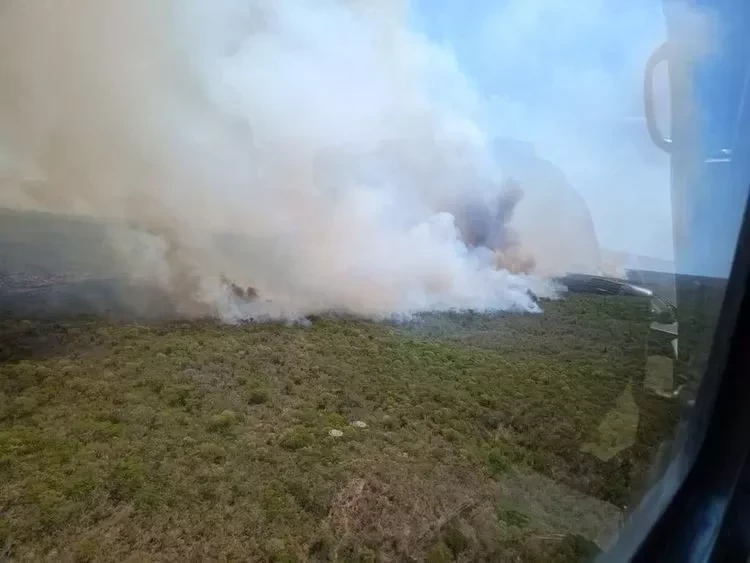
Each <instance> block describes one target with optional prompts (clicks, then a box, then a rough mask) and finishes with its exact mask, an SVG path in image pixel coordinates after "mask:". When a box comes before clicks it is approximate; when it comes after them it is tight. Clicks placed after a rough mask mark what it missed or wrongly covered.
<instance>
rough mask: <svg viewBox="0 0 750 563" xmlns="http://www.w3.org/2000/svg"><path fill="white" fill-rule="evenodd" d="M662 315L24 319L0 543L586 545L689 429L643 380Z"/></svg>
mask: <svg viewBox="0 0 750 563" xmlns="http://www.w3.org/2000/svg"><path fill="white" fill-rule="evenodd" d="M646 315H647V308H646V306H645V305H643V304H642V303H641V302H639V301H637V300H634V299H631V298H621V297H597V296H571V297H570V298H568V299H566V300H564V301H556V302H548V303H545V313H544V314H543V315H528V316H518V315H515V316H514V315H506V316H503V315H499V316H483V315H473V316H472V315H468V316H466V315H463V316H462V315H436V316H431V317H426V318H424V319H423V320H422V321H421V322H419V323H413V324H411V325H400V326H389V325H384V324H376V323H371V322H366V321H360V320H353V319H334V318H322V319H316V320H315V321H314V322H313V323H312V325H311V326H309V327H302V326H283V325H272V324H269V325H246V326H224V325H220V324H216V323H214V322H211V321H202V322H190V323H188V322H166V321H164V322H150V323H137V322H111V321H104V320H101V319H94V318H69V319H67V320H66V319H61V320H56V321H52V320H43V319H37V318H31V319H28V318H19V317H13V316H6V317H5V318H3V319H2V321H0V342H2V351H1V352H0V518H1V520H0V547H2V548H3V549H4V552H3V556H4V557H6V558H9V559H18V560H54V561H61V560H76V561H93V560H132V561H144V560H269V561H304V560H318V561H328V560H340V561H377V560H428V561H433V562H439V561H452V560H463V561H470V560H497V561H517V560H523V561H534V560H536V561H574V560H577V559H578V558H579V557H580V556H582V555H583V554H586V553H590V552H591V551H592V550H594V549H595V546H594V544H593V543H592V542H593V541H594V540H597V539H599V538H601V537H604V536H605V535H606V534H608V533H610V532H611V531H612V529H613V528H614V527H616V524H617V522H616V519H617V517H618V510H619V509H620V508H621V507H622V506H623V505H625V504H628V503H629V501H630V499H631V497H632V495H633V494H637V489H638V487H639V486H640V483H641V482H642V480H643V479H644V476H645V474H646V468H647V466H648V464H649V460H650V458H651V456H652V454H653V452H654V449H655V447H656V445H657V443H658V442H659V440H660V439H662V438H664V437H666V436H668V435H669V433H670V432H671V429H672V427H673V425H674V421H675V416H676V412H675V408H674V404H673V403H672V402H669V401H666V400H663V399H659V398H658V397H655V396H653V395H649V394H648V393H643V392H641V387H642V386H640V385H639V384H638V381H640V379H642V376H643V371H644V367H645V365H646V352H645V349H644V343H645V338H646V334H647V320H646ZM639 378H640V379H639ZM623 397H625V399H623ZM628 397H629V398H628ZM623 401H624V403H623ZM624 404H625V405H626V406H625V407H623V405H624ZM628 405H629V407H628ZM628 408H629V409H630V411H631V413H630V414H628V413H627V412H625V413H624V414H622V413H620V414H619V415H616V416H615V417H614V420H616V421H619V422H615V424H614V428H613V426H612V424H611V423H610V424H609V428H608V429H604V430H603V426H607V424H604V425H603V421H606V420H607V419H608V417H609V418H612V413H613V412H614V413H618V412H620V411H623V409H625V410H626V411H627V410H628ZM633 412H635V419H634V418H633V416H631V415H632V413H633ZM354 421H362V422H364V423H366V425H367V427H366V428H358V427H356V426H353V425H352V424H351V423H352V422H354ZM331 430H340V431H341V432H342V433H343V435H342V436H341V437H338V438H337V437H332V436H330V435H329V432H330V431H331ZM602 433H610V434H612V433H613V434H615V436H614V437H613V436H602ZM623 433H624V434H628V435H630V436H631V439H630V443H629V447H626V448H621V449H620V451H618V452H617V455H613V456H612V457H611V458H609V459H603V458H602V456H597V455H593V454H592V453H591V451H592V449H591V447H590V445H591V444H592V443H594V444H595V443H596V442H597V441H599V442H601V441H602V440H604V441H607V440H609V441H613V440H614V441H615V442H616V441H617V440H618V437H617V434H623ZM587 445H588V446H587Z"/></svg>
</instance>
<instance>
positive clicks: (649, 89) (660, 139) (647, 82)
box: [643, 43, 672, 153]
mask: <svg viewBox="0 0 750 563" xmlns="http://www.w3.org/2000/svg"><path fill="white" fill-rule="evenodd" d="M669 50H670V49H669V44H668V43H663V44H662V45H660V46H659V47H658V48H657V49H656V50H655V51H654V52H653V53H651V56H650V57H649V58H648V61H646V73H645V76H644V80H643V103H644V108H645V113H646V129H648V135H649V137H651V140H652V141H653V143H654V144H655V145H656V146H657V147H659V148H660V149H661V150H663V151H665V152H668V153H671V152H672V140H671V139H670V138H669V137H665V136H664V135H663V134H662V132H661V131H660V130H659V126H658V125H657V124H656V113H655V112H654V70H655V69H656V67H657V65H658V64H659V63H661V62H668V61H669Z"/></svg>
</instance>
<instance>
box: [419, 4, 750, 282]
mask: <svg viewBox="0 0 750 563" xmlns="http://www.w3.org/2000/svg"><path fill="white" fill-rule="evenodd" d="M671 4H672V5H671V6H669V7H668V10H672V11H670V12H669V13H670V17H674V16H675V13H676V12H675V11H674V8H675V7H676V8H677V12H685V6H686V5H688V4H690V6H691V8H690V11H689V13H687V12H685V13H683V14H681V16H680V17H683V18H684V21H685V22H689V23H688V25H691V26H695V28H694V29H695V31H694V32H693V33H687V34H685V36H689V37H690V39H689V40H688V41H691V42H694V43H696V44H697V43H699V42H701V41H705V40H706V38H708V37H710V39H711V41H710V44H711V51H710V53H711V54H710V56H709V57H707V58H705V59H703V61H704V62H703V63H701V66H699V67H698V71H697V73H696V79H695V88H696V93H697V95H696V98H697V99H696V101H695V107H696V108H697V114H696V117H697V119H698V122H699V127H700V139H701V143H702V145H703V147H702V148H703V150H704V151H705V152H706V155H707V156H709V157H712V156H715V155H716V153H718V152H719V151H720V150H721V149H724V148H730V149H733V151H734V154H733V159H732V163H731V165H718V166H717V165H711V166H709V167H707V168H705V174H704V175H703V176H702V177H701V178H700V179H699V180H698V181H696V182H695V185H693V186H690V187H689V188H688V190H689V192H690V194H691V195H690V197H691V201H692V210H691V212H690V214H689V218H688V219H687V221H688V230H689V240H688V241H687V242H685V241H684V244H683V245H682V247H681V248H682V250H681V252H680V259H679V262H680V263H681V264H682V265H681V266H678V268H680V269H682V270H686V271H691V272H693V273H702V274H707V275H724V274H726V273H728V270H729V266H730V264H731V260H732V256H733V252H734V248H735V244H736V237H737V232H738V228H739V224H740V219H741V216H742V211H743V209H744V207H745V202H746V199H747V185H748V173H749V172H750V171H749V170H748V168H749V167H748V165H747V162H748V159H747V155H746V154H745V153H746V152H747V149H748V146H747V145H748V144H749V143H746V142H743V139H746V138H747V137H749V136H748V135H747V134H743V131H747V129H748V127H750V123H747V122H748V116H747V114H748V111H747V108H748V106H750V104H748V100H747V99H745V102H744V106H743V103H742V101H741V100H742V97H743V95H744V97H745V98H747V97H748V94H750V89H749V88H748V82H749V81H748V78H750V69H749V68H748V64H749V63H748V61H750V40H749V39H748V36H747V27H748V25H750V3H747V2H746V1H744V0H691V1H690V2H672V3H671ZM413 6H414V10H413V19H414V25H416V26H417V27H418V28H420V29H421V30H422V31H423V32H424V33H426V34H427V35H428V36H430V37H432V38H434V39H435V40H437V41H440V42H442V43H443V44H444V46H445V47H446V48H448V49H450V50H452V52H453V54H454V56H455V57H456V60H457V64H458V65H459V66H460V68H461V69H462V70H463V71H464V73H465V74H466V75H467V76H468V79H469V80H470V82H471V83H472V85H473V86H474V88H475V89H476V91H477V93H478V96H479V97H480V99H481V100H482V105H483V107H484V108H485V114H486V117H485V119H486V123H488V124H489V130H490V131H491V132H492V133H496V134H499V135H503V136H505V135H507V136H513V137H517V138H520V139H523V140H528V141H532V142H533V143H535V145H536V146H537V149H538V152H539V153H540V156H542V157H544V158H547V159H548V160H551V161H553V162H554V164H556V165H557V166H558V167H560V168H562V169H563V170H564V172H565V173H566V175H567V176H568V179H569V181H570V182H571V184H573V186H574V187H575V188H576V189H577V190H578V191H579V192H580V194H581V195H582V196H583V198H584V200H585V201H586V203H587V204H588V206H589V209H590V211H591V214H592V216H593V220H594V224H595V228H596V231H597V235H598V238H599V242H600V244H601V246H602V247H603V248H607V249H611V250H619V251H626V252H630V253H634V254H641V255H647V256H653V257H658V258H666V259H672V258H673V237H672V209H671V200H670V173H669V159H668V157H667V155H666V154H665V153H663V152H661V151H660V150H659V149H657V148H656V147H655V146H654V145H653V144H652V143H651V140H650V139H649V137H648V135H647V132H646V127H645V122H644V119H643V72H644V68H645V64H646V59H647V57H648V56H649V54H650V53H651V52H652V51H653V50H654V49H655V48H656V47H657V46H658V45H659V44H660V43H662V42H663V41H664V40H665V39H666V19H665V12H664V7H663V6H664V4H663V1H662V0H631V1H629V2H612V1H610V0H577V1H576V2H557V1H550V0H501V1H493V0H474V1H472V2H454V1H453V0H415V1H414V2H413ZM671 21H672V22H673V24H674V21H675V20H674V19H673V20H671ZM691 29H692V28H691ZM701 36H704V37H701ZM692 47H693V46H691V48H692ZM660 72H661V73H662V74H659V73H660ZM654 90H655V97H656V98H657V100H656V105H657V108H656V109H657V117H658V118H659V120H660V121H661V123H660V126H661V127H662V128H663V130H664V131H667V132H668V131H669V124H668V115H669V107H668V91H669V89H668V85H667V80H666V72H665V69H664V68H661V69H659V70H658V71H657V76H656V80H655V86H654ZM743 107H744V112H743V109H742V108H743ZM686 248H689V250H685V249H686Z"/></svg>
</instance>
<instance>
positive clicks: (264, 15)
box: [0, 0, 549, 318]
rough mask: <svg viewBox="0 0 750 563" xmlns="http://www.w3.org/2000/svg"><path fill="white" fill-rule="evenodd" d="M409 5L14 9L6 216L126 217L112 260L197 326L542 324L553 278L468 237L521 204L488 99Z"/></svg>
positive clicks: (6, 86) (7, 83)
mask: <svg viewBox="0 0 750 563" xmlns="http://www.w3.org/2000/svg"><path fill="white" fill-rule="evenodd" d="M376 4H377V5H376ZM405 11H406V6H405V5H403V4H402V3H401V2H398V1H395V0H394V1H390V2H384V3H370V2H364V1H361V2H360V1H344V0H338V1H334V0H328V1H323V2H316V3H311V2H306V1H303V0H273V1H270V0H267V1H263V0H255V1H247V0H244V1H238V0H220V1H215V2H205V1H201V0H163V1H157V2H154V1H153V0H131V1H128V2H124V1H123V2H120V1H115V0H107V1H101V0H77V1H76V2H24V1H21V0H17V1H14V0H10V1H6V2H4V3H3V4H1V5H0V42H2V45H0V120H2V128H1V129H0V130H1V131H2V133H1V134H0V154H1V155H2V160H1V161H0V165H1V166H2V167H3V171H2V176H3V187H2V192H1V193H0V203H2V204H3V205H6V206H32V207H38V208H44V209H48V210H51V211H55V212H61V213H78V214H86V215H92V216H94V217H97V218H102V219H107V220H110V221H112V222H113V223H117V226H116V227H112V228H111V229H110V238H111V244H112V252H113V253H116V255H117V257H118V260H119V261H120V262H121V263H122V264H125V265H126V267H125V269H126V270H127V271H128V272H129V273H130V274H131V275H132V276H134V277H137V278H140V279H145V280H148V281H155V282H157V283H159V284H160V285H161V286H162V287H163V288H165V289H167V290H168V291H169V292H170V293H171V294H172V295H173V296H174V297H175V298H176V300H177V302H178V303H179V304H180V306H181V307H182V311H183V312H184V313H202V312H211V311H213V312H218V313H219V314H221V315H223V316H224V317H225V318H240V317H244V316H251V315H258V314H261V315H262V314H267V315H271V316H282V315H299V314H305V313H310V312H316V311H324V310H336V311H347V312H353V313H357V314H365V315H371V316H382V315H392V314H399V313H411V312H416V311H421V310H434V309H447V308H480V309H513V310H526V311H531V310H536V305H535V303H534V302H533V300H532V299H531V298H530V297H529V295H528V291H527V290H528V289H530V288H533V289H534V291H536V292H537V293H541V294H545V293H546V292H549V289H548V288H547V284H546V283H544V282H543V281H541V280H539V279H535V278H533V277H529V276H525V275H515V274H512V273H510V272H509V271H508V270H506V269H505V268H500V269H498V268H497V267H496V266H497V265H498V264H497V260H498V257H497V255H496V254H495V253H493V252H489V251H488V250H487V249H486V248H480V246H481V245H479V246H476V245H471V244H466V241H465V239H466V236H465V229H466V228H465V226H462V221H463V223H464V224H465V223H466V216H465V215H464V216H462V215H461V213H462V211H461V210H462V209H465V206H466V202H478V203H480V207H481V206H483V205H484V206H489V207H488V208H492V205H497V204H498V203H497V202H498V201H500V200H502V198H503V197H506V195H504V194H505V192H504V188H503V186H502V184H501V183H500V182H498V181H497V179H496V178H494V177H493V175H492V172H491V167H490V166H488V155H489V150H488V147H489V143H488V139H486V137H485V134H484V132H483V131H482V128H481V127H480V126H479V124H478V121H477V119H476V115H477V105H478V103H479V102H478V99H477V96H476V95H475V93H474V92H473V91H472V90H471V88H470V87H469V86H468V84H467V82H466V80H465V79H464V77H463V75H462V74H461V72H460V71H459V70H458V68H457V66H456V64H455V61H454V60H453V58H452V57H451V56H450V54H449V53H448V52H446V51H444V50H443V49H441V48H439V47H437V46H436V45H434V44H431V43H430V42H429V41H428V40H427V39H426V38H425V37H423V36H421V35H418V34H416V33H415V32H413V31H411V30H410V29H409V28H408V26H407V25H406V23H405V21H406V20H405V18H406V14H405ZM394 147H395V151H394ZM353 155H354V156H353ZM357 155H360V156H357ZM362 155H369V156H368V157H367V158H364V157H362ZM388 155H390V156H388ZM347 163H349V164H347ZM365 163H367V164H368V165H367V166H365ZM349 165H351V166H349ZM354 168H356V174H353V173H352V169H354ZM492 202H494V203H492ZM471 205H474V203H471ZM511 211H512V205H510V206H509V207H508V209H506V210H505V211H503V212H502V213H499V214H497V213H496V214H495V215H494V216H495V217H500V221H501V223H500V224H496V225H495V226H493V229H495V230H497V229H505V228H506V225H505V224H504V222H503V219H502V218H509V217H510V215H511ZM493 213H495V212H493ZM457 219H458V222H457ZM462 228H463V230H464V231H463V232H462ZM509 232H510V231H509ZM462 234H463V235H464V236H462ZM495 235H497V233H495ZM485 244H486V241H485ZM496 246H502V244H499V243H498V245H496ZM516 246H517V245H516ZM497 250H501V249H500V248H498V249H497ZM500 265H501V266H502V265H503V264H502V263H501V264H500ZM224 279H227V280H232V282H234V283H236V284H237V285H238V286H241V287H246V286H251V287H253V288H255V289H256V290H257V293H258V295H259V299H258V300H257V301H255V302H253V303H247V302H244V301H242V300H238V299H236V298H235V297H234V295H233V293H232V292H231V291H227V288H226V284H224V283H223V282H222V280H224Z"/></svg>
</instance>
